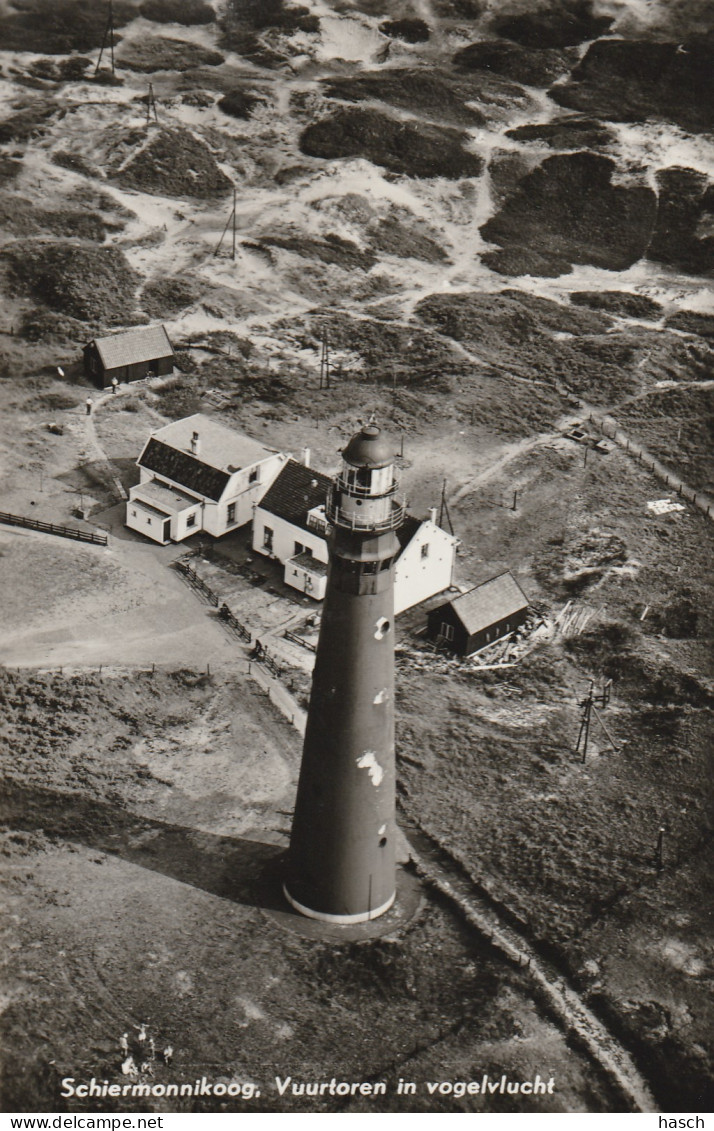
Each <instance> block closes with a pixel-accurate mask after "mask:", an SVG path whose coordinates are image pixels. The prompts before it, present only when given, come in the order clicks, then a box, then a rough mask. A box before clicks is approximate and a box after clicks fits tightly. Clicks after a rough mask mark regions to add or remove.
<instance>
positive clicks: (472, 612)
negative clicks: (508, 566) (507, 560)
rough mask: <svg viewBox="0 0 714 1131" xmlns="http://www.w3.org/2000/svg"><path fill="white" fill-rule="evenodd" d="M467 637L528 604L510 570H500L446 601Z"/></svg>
mask: <svg viewBox="0 0 714 1131" xmlns="http://www.w3.org/2000/svg"><path fill="white" fill-rule="evenodd" d="M448 604H450V605H451V607H452V609H453V610H454V612H455V613H456V615H457V616H458V618H459V620H460V621H461V623H462V624H463V626H464V628H465V629H466V631H467V633H468V634H469V636H475V635H476V633H477V632H483V630H484V629H486V628H490V626H491V625H492V624H497V623H498V622H499V621H501V620H505V619H506V618H507V617H509V616H513V615H514V613H518V612H521V611H522V610H523V609H525V608H527V606H528V598H527V597H526V595H525V593H524V592H523V590H522V589H521V587H520V585H519V584H518V582H517V581H516V579H515V577H513V576H512V575H511V574H510V573H501V574H499V576H498V577H492V578H491V580H490V581H484V583H483V584H482V585H476V586H475V587H474V588H473V589H469V591H468V593H463V594H462V595H461V596H460V597H456V598H455V599H454V600H453V601H449V602H448Z"/></svg>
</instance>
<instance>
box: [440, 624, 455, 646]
mask: <svg viewBox="0 0 714 1131" xmlns="http://www.w3.org/2000/svg"><path fill="white" fill-rule="evenodd" d="M441 635H442V636H443V637H444V640H448V641H449V642H450V641H452V640H453V639H454V626H453V624H447V623H446V621H445V620H443V621H442V622H441Z"/></svg>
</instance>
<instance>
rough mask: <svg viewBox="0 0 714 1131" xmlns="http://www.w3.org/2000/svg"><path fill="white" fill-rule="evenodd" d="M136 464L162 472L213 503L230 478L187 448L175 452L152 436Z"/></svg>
mask: <svg viewBox="0 0 714 1131" xmlns="http://www.w3.org/2000/svg"><path fill="white" fill-rule="evenodd" d="M139 464H140V466H141V467H145V468H146V470H147V471H153V472H154V473H155V474H156V475H165V476H166V478H167V479H172V480H173V482H174V483H180V484H181V486H182V487H187V488H188V490H189V491H196V492H197V494H199V495H204V496H205V497H206V498H207V499H212V500H213V502H214V503H217V502H218V500H219V499H220V497H221V495H222V494H223V492H224V491H225V489H226V487H227V486H228V483H229V481H230V478H231V477H230V475H229V474H228V473H227V472H226V471H217V470H216V468H215V467H209V466H208V465H207V464H205V463H202V462H201V460H200V459H197V457H196V456H192V455H189V454H188V452H179V451H177V450H176V448H171V447H169V445H168V444H162V442H161V440H157V439H156V437H155V436H152V437H151V439H150V440H149V442H148V444H147V445H146V447H145V448H144V450H143V452H142V453H141V456H140V457H139Z"/></svg>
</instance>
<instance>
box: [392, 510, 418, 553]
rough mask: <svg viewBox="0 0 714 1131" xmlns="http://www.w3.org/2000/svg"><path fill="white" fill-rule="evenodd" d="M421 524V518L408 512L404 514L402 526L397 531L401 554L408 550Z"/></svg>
mask: <svg viewBox="0 0 714 1131" xmlns="http://www.w3.org/2000/svg"><path fill="white" fill-rule="evenodd" d="M421 524H422V523H421V519H420V518H415V517H414V515H413V514H406V515H405V516H404V522H403V523H402V525H401V526H398V527H397V529H396V531H395V533H396V535H397V539H398V541H399V552H400V554H401V553H403V552H404V550H406V548H407V546H408V545H409V543H410V542H411V540H412V538H413V537H414V535H415V534H416V532H417V530H418V529H419V527H420V526H421Z"/></svg>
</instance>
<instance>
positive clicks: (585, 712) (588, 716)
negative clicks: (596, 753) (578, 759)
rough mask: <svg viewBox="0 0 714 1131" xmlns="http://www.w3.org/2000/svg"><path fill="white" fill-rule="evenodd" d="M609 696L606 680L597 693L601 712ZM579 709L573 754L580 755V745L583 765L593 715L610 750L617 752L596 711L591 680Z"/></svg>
mask: <svg viewBox="0 0 714 1131" xmlns="http://www.w3.org/2000/svg"><path fill="white" fill-rule="evenodd" d="M611 694H612V680H611V679H608V680H607V681H606V682H605V683H604V684H603V686H602V690H601V691H598V693H597V697H598V700H599V702H600V705H601V707H602V709H603V710H604V709H605V707H607V705H608V703H609V702H610V696H611ZM580 708H581V710H582V714H581V716H580V730H579V731H578V741H577V742H576V743H575V753H576V754H579V753H580V747H581V744H582V753H583V758H582V761H583V764H584V763H585V761H586V759H587V754H588V740H589V738H590V723H591V721H592V716H593V714H594V715H595V718H596V720H597V721H598V722H599V724H600V726H601V728H602V730H603V732H604V734H605V737H606V738H607V740H608V742H609V743H610V745H611V746H612V749H613V750H614V751H617V749H618V746H617V743H616V741H615V739H614V738H613V736H612V735H611V734H610V731H609V730H608V729H607V727H606V726H605V723H604V721H603V719H602V716H601V715H600V712H599V711H598V709H597V707H596V706H595V682H594V680H592V679H591V680H590V688H589V690H588V693H587V695H586V696H585V698H584V699H581V700H580Z"/></svg>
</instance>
